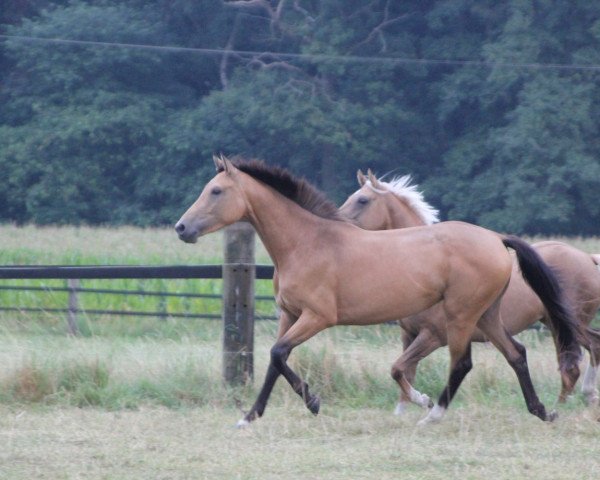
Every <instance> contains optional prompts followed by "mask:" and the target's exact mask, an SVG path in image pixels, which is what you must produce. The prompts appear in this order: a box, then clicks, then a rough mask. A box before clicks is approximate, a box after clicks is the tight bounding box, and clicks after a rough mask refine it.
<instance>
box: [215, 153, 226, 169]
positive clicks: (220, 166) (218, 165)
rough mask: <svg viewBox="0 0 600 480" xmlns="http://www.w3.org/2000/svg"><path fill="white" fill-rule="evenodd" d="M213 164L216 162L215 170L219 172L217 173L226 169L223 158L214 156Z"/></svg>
mask: <svg viewBox="0 0 600 480" xmlns="http://www.w3.org/2000/svg"><path fill="white" fill-rule="evenodd" d="M213 162H215V169H216V170H217V172H220V171H221V170H223V169H224V167H223V162H222V160H221V157H218V156H216V155H213Z"/></svg>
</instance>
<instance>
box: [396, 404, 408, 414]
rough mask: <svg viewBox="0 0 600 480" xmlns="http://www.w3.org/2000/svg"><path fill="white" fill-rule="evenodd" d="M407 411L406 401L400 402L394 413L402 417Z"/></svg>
mask: <svg viewBox="0 0 600 480" xmlns="http://www.w3.org/2000/svg"><path fill="white" fill-rule="evenodd" d="M405 413H406V402H398V403H397V404H396V408H394V415H396V416H397V417H400V416H402V415H404V414H405Z"/></svg>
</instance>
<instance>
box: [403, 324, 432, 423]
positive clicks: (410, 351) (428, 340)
mask: <svg viewBox="0 0 600 480" xmlns="http://www.w3.org/2000/svg"><path fill="white" fill-rule="evenodd" d="M406 340H409V341H406ZM404 346H405V348H404V352H403V353H402V355H401V356H400V358H398V360H396V362H395V363H394V365H393V366H392V378H393V379H394V380H395V381H396V382H397V383H398V385H399V386H400V398H399V400H398V404H397V405H396V409H395V410H394V414H395V415H402V414H403V413H404V412H405V411H406V407H407V406H408V404H409V403H415V404H416V405H419V406H421V407H424V408H431V407H432V406H433V404H432V402H431V399H430V398H429V396H428V395H425V394H424V393H421V392H419V391H418V390H416V389H415V388H414V387H413V385H412V383H413V380H414V377H415V372H416V368H417V364H418V363H419V361H420V360H422V359H423V358H425V357H426V356H427V355H429V354H430V353H431V352H433V351H434V350H437V349H438V348H439V347H441V346H442V343H441V342H440V341H439V340H438V339H437V337H435V336H434V335H433V334H432V333H431V332H429V330H426V329H422V330H420V331H419V333H418V334H417V336H416V337H415V338H414V339H412V338H407V337H405V342H404Z"/></svg>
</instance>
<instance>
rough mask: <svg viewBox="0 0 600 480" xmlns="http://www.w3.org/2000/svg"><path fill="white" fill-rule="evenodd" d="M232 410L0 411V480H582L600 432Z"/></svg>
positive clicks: (457, 414)
mask: <svg viewBox="0 0 600 480" xmlns="http://www.w3.org/2000/svg"><path fill="white" fill-rule="evenodd" d="M237 416H239V414H238V413H237V412H236V411H234V410H232V409H223V408H213V407H202V408H190V409H181V410H170V409H166V408H160V407H144V408H141V409H139V410H136V411H118V412H109V411H104V410H98V409H78V408H50V409H48V408H43V409H38V408H35V409H31V408H25V409H23V408H15V407H0V436H1V438H2V444H3V446H2V449H0V478H6V479H13V480H21V479H23V480H30V479H38V478H39V479H53V480H57V479H76V478H86V479H145V480H148V479H213V478H214V479H221V478H223V479H236V478H239V479H261V480H263V479H280V478H290V479H300V478H319V479H361V478H364V479H372V478H378V479H392V478H394V479H396V478H404V479H449V478H460V479H489V478H494V479H497V480H501V479H510V480H514V479H516V478H551V479H578V480H581V479H592V478H597V475H598V466H599V462H600V460H599V458H598V434H599V429H600V427H599V426H598V422H597V421H595V419H594V418H593V417H594V416H593V414H592V412H590V411H586V410H583V409H581V410H578V411H576V412H575V411H573V412H569V413H567V414H563V416H562V418H560V419H559V420H558V421H557V422H556V423H554V424H544V423H542V422H540V421H539V420H537V419H535V418H533V417H532V416H530V415H528V414H527V413H526V412H524V411H523V409H522V408H515V407H511V408H508V409H505V408H493V407H492V408H490V407H481V406H478V405H468V406H461V407H459V408H457V409H455V410H454V411H452V412H450V413H449V414H448V416H447V418H446V420H445V421H444V422H443V423H442V424H439V425H435V426H429V427H427V428H419V427H417V426H416V425H415V422H416V420H417V419H418V418H419V417H420V413H419V412H418V411H416V410H415V411H412V412H410V413H409V414H408V415H407V416H406V417H404V418H397V417H393V416H392V415H391V413H390V412H389V411H387V410H381V409H371V408H363V409H355V408H332V407H328V406H325V407H324V409H323V412H322V413H321V414H320V415H319V416H317V417H314V418H313V417H312V416H310V414H308V413H307V412H306V411H304V409H303V408H302V407H301V406H299V405H298V404H297V402H294V404H290V405H275V406H272V408H270V409H269V411H268V413H267V415H266V416H265V417H264V418H263V419H262V420H261V421H258V422H256V423H255V424H254V425H252V426H251V427H250V428H246V429H244V430H237V429H235V428H233V423H232V421H233V420H234V419H235V418H237Z"/></svg>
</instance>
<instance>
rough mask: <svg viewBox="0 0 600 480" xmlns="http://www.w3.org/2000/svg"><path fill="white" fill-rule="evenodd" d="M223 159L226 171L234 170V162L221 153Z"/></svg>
mask: <svg viewBox="0 0 600 480" xmlns="http://www.w3.org/2000/svg"><path fill="white" fill-rule="evenodd" d="M221 161H222V162H223V168H224V169H225V173H231V172H233V168H234V167H233V164H232V163H231V160H229V159H228V158H227V157H226V156H225V155H221Z"/></svg>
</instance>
